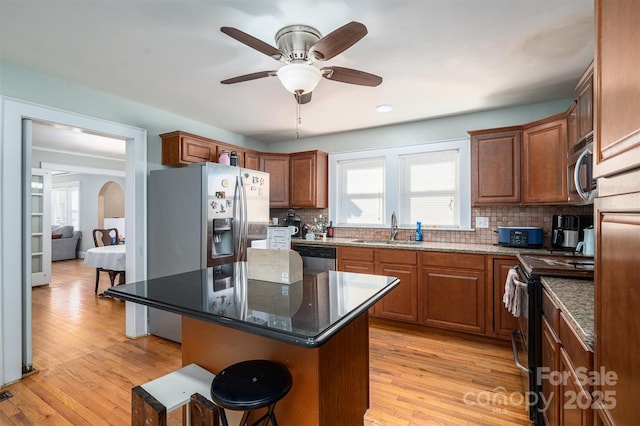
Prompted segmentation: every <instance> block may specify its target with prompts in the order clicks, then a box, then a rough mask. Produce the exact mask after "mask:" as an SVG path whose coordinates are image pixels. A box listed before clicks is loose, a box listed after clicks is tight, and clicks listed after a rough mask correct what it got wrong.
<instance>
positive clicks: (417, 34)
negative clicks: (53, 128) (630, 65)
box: [0, 0, 594, 142]
mask: <svg viewBox="0 0 640 426" xmlns="http://www.w3.org/2000/svg"><path fill="white" fill-rule="evenodd" d="M593 9H594V6H593V0H368V1H365V0H352V1H346V0H343V1H307V0H273V1H267V0H243V1H240V0H208V1H196V0H189V1H177V0H165V1H133V0H129V1H105V0H94V1H70V0H68V1H63V0H48V1H44V0H21V1H15V0H0V58H2V59H3V60H6V61H9V62H13V63H15V64H18V65H21V66H24V67H28V68H33V69H35V70H39V71H42V72H45V73H48V74H51V75H55V76H58V77H60V78H63V79H66V80H70V81H74V82H77V83H80V84H82V85H85V86H88V87H91V88H95V89H98V90H101V91H104V92H108V93H112V94H115V95H118V96H121V97H123V98H127V99H130V100H133V101H136V102H140V103H143V104H147V105H150V106H153V107H156V108H160V109H162V110H166V111H171V112H174V113H176V114H179V115H182V116H185V117H189V118H191V119H195V120H198V121H201V122H204V123H208V124H210V125H213V126H216V127H220V128H223V129H226V130H230V131H232V132H235V133H239V134H243V135H246V136H249V137H253V138H255V139H258V140H261V141H264V142H277V141H282V140H291V139H294V138H295V118H296V103H295V101H294V99H293V96H292V95H291V94H290V93H288V92H287V91H285V89H284V88H283V87H282V86H281V84H280V82H279V81H278V80H277V78H264V79H260V80H254V81H249V82H244V83H238V84H234V85H221V84H220V81H221V80H223V79H226V78H230V77H234V76H238V75H242V74H247V73H251V72H257V71H264V70H275V69H278V68H279V67H280V66H281V65H282V64H281V63H279V62H276V61H274V60H273V59H271V58H269V57H268V56H266V55H263V54H261V53H259V52H257V51H255V50H253V49H251V48H249V47H247V46H245V45H243V44H241V43H239V42H238V41H236V40H234V39H232V38H230V37H228V36H226V35H225V34H223V33H222V32H220V30H219V29H220V27H221V26H231V27H236V28H238V29H240V30H242V31H245V32H247V33H249V34H251V35H253V36H255V37H257V38H259V39H261V40H263V41H265V42H267V43H269V44H271V45H275V41H274V35H275V33H276V32H277V31H278V30H279V29H280V28H281V27H283V26H286V25H290V24H306V25H311V26H313V27H315V28H317V29H318V30H319V31H320V32H321V33H322V34H323V35H326V34H327V33H329V32H331V31H333V30H334V29H336V28H338V27H340V26H342V25H343V24H345V23H347V22H349V21H352V20H355V21H359V22H362V23H363V24H365V25H366V26H367V28H368V31H369V33H368V35H367V36H365V37H364V38H363V39H362V40H360V41H359V42H358V43H356V44H355V45H354V46H352V47H351V48H349V49H348V50H347V51H345V52H344V53H342V54H340V55H338V56H336V57H335V58H333V59H331V60H330V61H327V62H320V63H318V65H319V66H328V65H336V66H343V67H349V68H355V69H359V70H363V71H367V72H369V73H373V74H377V75H380V76H382V77H383V82H382V84H381V85H380V86H378V87H375V88H371V87H361V86H354V85H349V84H344V83H339V82H335V81H329V80H324V79H323V80H322V81H321V82H320V84H319V85H318V87H317V88H316V89H315V91H314V93H313V100H312V101H311V103H309V104H306V105H303V106H302V112H301V113H302V124H301V127H300V137H307V136H312V135H320V134H326V133H332V132H339V131H348V130H353V129H359V128H367V127H375V126H383V125H389V124H394V123H401V122H407V121H415V120H422V119H427V118H431V117H438V116H445V115H453V114H458V113H464V112H472V111H480V110H487V109H493V108H498V107H503V106H511V105H519V104H528V103H536V102H543V101H548V100H555V99H562V98H568V97H572V96H574V93H573V86H574V84H575V82H576V81H577V79H578V77H579V76H580V75H581V74H582V72H583V71H584V69H586V67H587V66H588V64H589V63H590V62H591V60H592V58H593V46H594V43H593ZM383 103H384V104H391V105H393V111H392V112H388V113H377V112H375V111H374V107H375V106H376V105H379V104H383Z"/></svg>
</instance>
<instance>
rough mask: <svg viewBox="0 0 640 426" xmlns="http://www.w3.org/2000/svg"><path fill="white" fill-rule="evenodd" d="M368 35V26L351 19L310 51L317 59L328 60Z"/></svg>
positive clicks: (319, 41)
mask: <svg viewBox="0 0 640 426" xmlns="http://www.w3.org/2000/svg"><path fill="white" fill-rule="evenodd" d="M365 35H367V27H365V26H364V25H363V24H361V23H360V22H356V21H351V22H349V23H348V24H345V25H343V26H341V27H340V28H338V29H337V30H334V31H332V32H330V33H329V34H327V35H326V36H324V37H322V38H321V39H320V40H318V41H317V42H316V43H315V44H314V45H313V46H311V48H310V49H309V53H310V54H311V55H312V56H314V57H315V58H316V59H317V60H322V61H326V60H328V59H331V58H333V57H334V56H336V55H339V54H340V53H342V52H344V51H345V50H347V49H348V48H350V47H351V46H353V45H354V44H356V43H357V42H358V41H359V40H360V39H361V38H362V37H364V36H365Z"/></svg>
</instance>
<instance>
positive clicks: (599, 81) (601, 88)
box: [593, 0, 640, 178]
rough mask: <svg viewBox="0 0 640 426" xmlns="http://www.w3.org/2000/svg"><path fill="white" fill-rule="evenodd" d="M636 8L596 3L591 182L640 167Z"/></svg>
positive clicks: (639, 21) (639, 17) (629, 2)
mask: <svg viewBox="0 0 640 426" xmlns="http://www.w3.org/2000/svg"><path fill="white" fill-rule="evenodd" d="M638 28H640V2H638V1H633V0H626V1H601V0H598V1H597V2H596V43H597V46H596V59H595V77H596V81H595V84H594V87H595V88H596V91H595V113H594V116H595V126H594V127H595V129H594V134H595V143H594V170H593V171H594V177H595V178H598V177H601V176H610V175H612V174H616V173H618V172H621V171H623V170H630V169H633V168H637V167H640V153H639V151H640V94H639V90H640V89H639V88H640V71H639V70H640V50H638V49H636V48H632V47H631V46H632V45H633V42H634V41H637V40H638Z"/></svg>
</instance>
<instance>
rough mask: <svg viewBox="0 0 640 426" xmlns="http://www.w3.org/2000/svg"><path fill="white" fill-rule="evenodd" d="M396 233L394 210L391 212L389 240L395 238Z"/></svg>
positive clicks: (396, 225) (396, 224)
mask: <svg viewBox="0 0 640 426" xmlns="http://www.w3.org/2000/svg"><path fill="white" fill-rule="evenodd" d="M397 234H398V219H396V212H392V213H391V237H390V238H389V240H390V241H393V240H395V239H396V235H397Z"/></svg>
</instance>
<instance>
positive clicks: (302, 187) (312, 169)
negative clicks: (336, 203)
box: [289, 151, 329, 208]
mask: <svg viewBox="0 0 640 426" xmlns="http://www.w3.org/2000/svg"><path fill="white" fill-rule="evenodd" d="M328 158H329V154H327V153H326V152H322V151H305V152H297V153H294V154H290V155H289V188H290V189H289V204H290V207H295V208H327V205H328V200H327V198H328V197H327V196H328V191H327V186H328V174H327V173H328V166H329V162H328Z"/></svg>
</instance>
